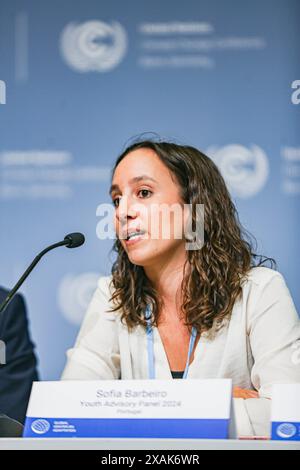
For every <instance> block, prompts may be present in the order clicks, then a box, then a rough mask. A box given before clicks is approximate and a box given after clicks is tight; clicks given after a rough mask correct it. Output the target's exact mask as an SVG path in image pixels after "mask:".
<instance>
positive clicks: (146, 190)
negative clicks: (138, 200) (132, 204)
mask: <svg viewBox="0 0 300 470" xmlns="http://www.w3.org/2000/svg"><path fill="white" fill-rule="evenodd" d="M140 193H144V194H143V197H147V194H149V193H150V194H152V191H150V189H140V191H139V192H138V194H140ZM145 193H147V194H146V196H145Z"/></svg>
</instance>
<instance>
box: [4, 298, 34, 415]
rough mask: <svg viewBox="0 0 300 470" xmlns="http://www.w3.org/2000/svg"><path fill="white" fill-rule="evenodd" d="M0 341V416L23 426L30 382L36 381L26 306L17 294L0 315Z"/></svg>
mask: <svg viewBox="0 0 300 470" xmlns="http://www.w3.org/2000/svg"><path fill="white" fill-rule="evenodd" d="M0 339H1V340H2V341H4V343H5V345H6V363H5V364H4V365H0V413H4V414H6V415H8V416H10V417H11V418H14V419H16V420H17V421H20V422H22V423H23V422H24V419H25V414H26V409H27V405H28V400H29V396H30V391H31V386H32V382H33V381H35V380H38V374H37V369H36V365H37V360H36V356H35V353H34V345H33V343H32V341H31V339H30V336H29V331H28V321H27V314H26V307H25V304H24V301H23V298H22V296H20V295H17V296H16V297H15V298H14V299H13V300H12V302H11V303H10V304H9V306H8V307H7V309H6V310H5V311H4V313H3V314H2V315H1V314H0Z"/></svg>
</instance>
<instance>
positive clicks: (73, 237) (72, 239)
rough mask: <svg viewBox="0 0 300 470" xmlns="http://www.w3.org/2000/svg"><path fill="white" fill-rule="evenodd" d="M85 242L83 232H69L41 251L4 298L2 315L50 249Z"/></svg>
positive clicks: (79, 244)
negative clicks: (60, 239) (59, 240)
mask: <svg viewBox="0 0 300 470" xmlns="http://www.w3.org/2000/svg"><path fill="white" fill-rule="evenodd" d="M84 242H85V238H84V235H83V234H82V233H79V232H75V233H69V235H66V236H65V238H64V239H63V240H62V241H61V242H58V243H54V245H50V246H48V247H47V248H45V249H44V250H43V251H41V253H39V254H38V255H37V256H36V257H35V258H34V260H33V261H32V263H31V265H30V266H29V267H28V268H27V269H26V271H25V272H24V274H23V275H22V276H21V278H20V279H19V280H18V282H17V284H16V285H15V286H14V287H13V288H12V290H11V291H10V292H9V293H8V295H7V297H6V299H5V300H4V302H2V304H1V305H0V315H1V313H2V312H4V310H5V309H6V307H7V306H8V304H9V303H10V302H11V300H12V299H13V298H14V296H15V295H16V293H17V291H18V290H19V288H20V287H21V285H22V284H23V282H24V281H25V279H26V278H27V277H28V276H29V274H30V273H31V271H32V270H33V268H34V267H35V266H36V265H37V264H38V262H39V261H40V259H41V258H42V257H43V256H44V255H45V254H46V253H48V251H50V250H53V249H54V248H57V247H59V246H66V247H67V248H77V247H79V246H81V245H83V244H84Z"/></svg>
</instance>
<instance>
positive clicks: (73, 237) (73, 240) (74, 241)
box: [64, 232, 85, 248]
mask: <svg viewBox="0 0 300 470" xmlns="http://www.w3.org/2000/svg"><path fill="white" fill-rule="evenodd" d="M64 240H67V241H68V242H69V243H68V244H66V247H67V248H77V247H78V246H81V245H83V244H84V242H85V238H84V235H83V234H82V233H79V232H75V233H69V235H66V236H65V238H64Z"/></svg>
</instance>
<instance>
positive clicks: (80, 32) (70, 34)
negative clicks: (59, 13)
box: [60, 20, 127, 72]
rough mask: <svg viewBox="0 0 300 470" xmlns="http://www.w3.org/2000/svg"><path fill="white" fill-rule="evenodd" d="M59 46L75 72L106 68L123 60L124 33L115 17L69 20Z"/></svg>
mask: <svg viewBox="0 0 300 470" xmlns="http://www.w3.org/2000/svg"><path fill="white" fill-rule="evenodd" d="M60 48H61V52H62V55H63V57H64V59H65V61H66V62H67V64H68V65H69V66H70V67H71V68H73V69H74V70H76V71H77V72H107V71H110V70H112V69H113V68H115V67H116V66H117V65H118V64H119V63H120V62H121V61H122V59H123V57H124V55H125V53H126V50H127V34H126V31H125V30H124V28H123V27H122V26H121V24H120V23H118V22H116V21H113V22H111V23H110V24H108V23H104V22H103V21H97V20H94V21H87V22H85V23H82V24H78V23H69V24H68V25H67V26H66V27H65V28H64V30H63V32H62V35H61V40H60Z"/></svg>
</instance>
